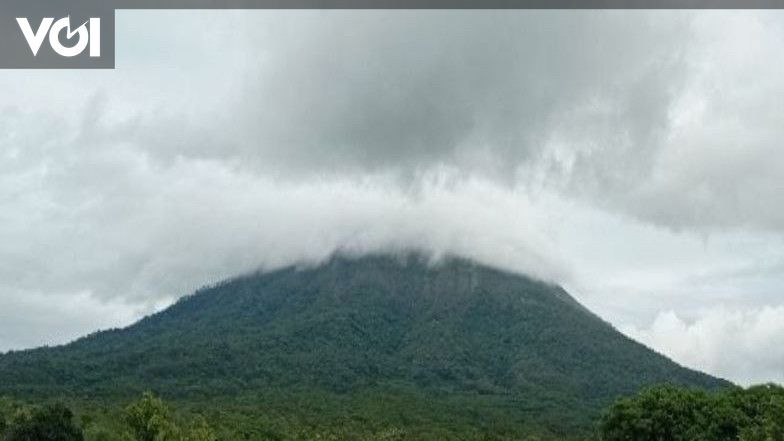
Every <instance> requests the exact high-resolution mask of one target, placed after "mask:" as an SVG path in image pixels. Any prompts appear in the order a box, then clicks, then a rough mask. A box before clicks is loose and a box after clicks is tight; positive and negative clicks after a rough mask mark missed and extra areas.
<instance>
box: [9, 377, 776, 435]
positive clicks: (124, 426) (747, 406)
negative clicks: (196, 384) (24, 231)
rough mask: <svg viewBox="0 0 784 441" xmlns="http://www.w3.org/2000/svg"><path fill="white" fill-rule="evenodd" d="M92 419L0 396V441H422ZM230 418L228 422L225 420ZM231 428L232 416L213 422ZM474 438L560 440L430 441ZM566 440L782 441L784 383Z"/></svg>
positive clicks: (158, 415)
mask: <svg viewBox="0 0 784 441" xmlns="http://www.w3.org/2000/svg"><path fill="white" fill-rule="evenodd" d="M107 415H109V417H108V418H107V417H104V418H103V419H101V420H96V419H95V418H94V417H93V416H91V415H90V414H88V413H84V412H82V413H81V414H80V415H79V416H76V415H75V414H74V412H73V411H72V410H71V409H70V408H69V407H68V406H66V405H64V404H61V403H49V404H44V405H29V404H20V403H17V402H13V401H10V400H0V441H218V440H221V441H224V440H225V441H236V440H241V439H248V440H260V441H261V440H297V441H299V440H303V441H304V440H325V441H326V440H329V441H343V440H347V439H352V440H353V439H358V440H362V441H404V440H409V439H421V438H419V437H415V436H414V437H412V436H410V435H413V434H411V433H408V432H406V430H405V429H401V428H394V427H392V428H386V429H384V430H380V431H378V430H376V431H371V432H367V433H351V434H348V433H345V432H341V429H340V426H341V423H340V422H337V423H334V427H329V426H328V425H327V427H323V428H321V429H320V430H312V428H311V429H309V428H305V427H300V428H291V430H290V431H287V432H286V433H280V432H278V433H273V432H266V433H255V434H253V433H251V432H248V431H247V430H245V429H247V428H243V427H222V428H221V429H223V430H222V431H216V430H214V429H213V427H211V425H210V424H209V423H208V422H207V420H206V419H205V418H204V417H202V416H200V415H198V414H194V413H188V414H180V413H176V412H174V411H173V410H172V408H170V407H169V406H168V405H167V404H166V403H164V402H163V401H162V400H161V399H160V398H158V397H156V396H154V395H153V394H151V393H145V394H144V395H143V396H142V397H141V399H139V400H137V401H135V402H133V403H131V404H130V405H128V406H126V407H124V408H122V410H121V411H120V412H117V413H108V414H107ZM229 421H231V422H229ZM215 423H217V424H218V425H221V426H226V425H232V424H233V425H235V426H236V425H237V424H236V420H233V419H231V418H229V419H227V420H224V421H217V422H215ZM430 438H432V439H439V440H440V439H454V440H477V441H480V440H481V441H501V440H503V441H539V440H554V439H560V438H556V437H551V436H542V435H541V434H539V435H532V434H530V433H529V434H519V435H514V434H495V435H494V434H491V433H487V432H485V433H477V432H473V431H472V432H467V433H462V434H461V433H457V434H456V433H454V432H452V433H450V434H449V435H448V436H444V437H436V438H433V437H428V439H430ZM568 439H569V440H577V439H582V440H585V441H784V388H782V387H781V386H777V385H762V386H754V387H751V388H748V389H742V388H729V389H724V390H721V391H717V392H705V391H703V390H697V389H687V388H682V387H675V386H658V387H654V388H649V389H646V390H643V391H642V392H640V393H639V394H637V395H634V396H631V397H625V398H621V399H619V400H617V401H616V402H615V403H614V404H613V405H612V406H610V407H609V408H608V409H607V410H606V411H605V412H604V414H603V415H602V417H601V419H600V420H599V421H598V422H597V425H596V430H595V433H592V434H590V433H589V434H585V435H584V436H582V437H580V436H579V435H578V436H575V437H570V438H568Z"/></svg>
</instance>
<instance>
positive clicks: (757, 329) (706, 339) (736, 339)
mask: <svg viewBox="0 0 784 441" xmlns="http://www.w3.org/2000/svg"><path fill="white" fill-rule="evenodd" d="M625 331H626V332H627V333H628V334H629V335H630V336H632V337H633V338H637V339H638V340H640V341H642V342H644V343H645V344H647V345H649V346H651V347H653V348H654V349H657V350H659V351H661V352H664V353H666V354H668V355H669V356H671V357H672V358H673V359H674V360H675V361H677V362H679V363H682V364H685V365H687V366H693V367H695V368H698V369H701V370H703V371H707V372H711V373H714V374H715V375H719V376H722V377H725V378H730V379H733V380H735V381H739V382H741V383H742V384H745V385H749V384H758V383H765V382H771V381H776V382H784V373H782V370H781V366H782V365H784V348H782V345H781V344H780V342H781V337H782V335H784V306H764V307H760V308H748V309H742V310H738V309H736V308H726V307H723V306H716V307H712V308H707V309H705V310H704V311H702V313H701V314H700V315H699V316H698V317H697V318H695V319H694V320H691V321H686V320H684V319H682V318H681V317H679V316H678V314H676V313H675V312H673V311H668V312H663V313H661V314H660V315H659V316H658V317H657V318H656V320H654V322H653V323H652V324H651V326H650V327H648V328H642V329H640V328H636V327H629V328H626V329H625Z"/></svg>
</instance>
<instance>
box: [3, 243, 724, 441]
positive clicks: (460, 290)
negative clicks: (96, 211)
mask: <svg viewBox="0 0 784 441" xmlns="http://www.w3.org/2000/svg"><path fill="white" fill-rule="evenodd" d="M657 383H674V384H680V385H687V386H694V387H700V388H708V389H712V388H719V387H723V386H727V385H729V383H727V382H725V381H723V380H719V379H716V378H713V377H711V376H708V375H706V374H702V373H700V372H696V371H693V370H689V369H686V368H683V367H681V366H679V365H677V364H675V363H674V362H672V361H670V360H669V359H667V358H666V357H664V356H662V355H660V354H658V353H656V352H654V351H651V350H650V349H648V348H646V347H645V346H643V345H641V344H639V343H637V342H635V341H633V340H631V339H629V338H627V337H626V336H624V335H623V334H621V333H620V332H618V331H617V330H616V329H614V328H613V327H612V326H611V325H609V324H608V323H606V322H605V321H603V320H601V319H600V318H599V317H597V316H596V315H594V314H593V313H591V312H590V311H588V310H587V309H586V308H585V307H583V306H582V305H580V304H579V303H578V302H577V301H576V300H575V299H573V298H572V297H571V296H570V295H569V294H568V293H567V292H566V291H565V290H563V289H562V288H560V287H558V286H555V285H552V284H548V283H543V282H540V281H537V280H534V279H531V278H528V277H525V276H522V275H517V274H512V273H508V272H504V271H501V270H497V269H494V268H491V267H488V266H484V265H480V264H477V263H475V262H472V261H469V260H466V259H462V258H445V259H442V260H441V261H439V262H435V263H433V262H430V261H429V260H428V259H427V258H425V257H423V256H421V255H418V254H405V255H380V254H379V255H369V256H364V257H348V256H341V255H338V256H335V257H333V258H331V259H330V260H328V261H326V262H325V263H322V264H319V265H318V266H314V267H287V268H284V269H280V270H277V271H273V272H267V273H257V274H251V275H246V276H242V277H238V278H235V279H232V280H228V281H225V282H222V283H220V284H218V285H216V286H212V287H207V288H203V289H201V290H199V291H197V292H195V293H194V294H192V295H190V296H187V297H185V298H183V299H181V300H180V301H178V302H177V303H176V304H174V305H172V306H171V307H169V308H168V309H166V310H164V311H161V312H159V313H157V314H154V315H152V316H149V317H146V318H144V319H142V320H141V321H139V322H138V323H136V324H134V325H132V326H130V327H128V328H125V329H116V330H109V331H103V332H98V333H95V334H92V335H90V336H87V337H85V338H82V339H80V340H77V341H75V342H73V343H70V344H68V345H65V346H60V347H53V348H40V349H34V350H28V351H20V352H11V353H7V354H4V355H2V356H0V395H3V394H7V395H10V396H15V397H52V396H78V397H85V398H90V399H93V398H102V399H118V398H124V397H128V396H132V395H133V394H136V393H139V392H140V391H144V390H154V391H156V392H158V393H161V394H163V395H164V396H166V397H171V398H173V399H182V400H188V401H191V402H207V401H209V400H231V401H235V402H240V401H241V402H248V403H255V402H263V403H265V405H268V406H271V407H274V408H275V409H277V410H276V411H280V412H284V411H285V412H294V413H300V414H302V415H307V414H309V413H318V412H319V410H318V409H317V408H318V407H319V406H326V407H331V406H333V405H335V403H339V404H340V406H341V407H340V408H341V409H348V410H346V411H345V412H348V413H354V412H360V413H361V412H369V410H368V406H367V403H368V402H376V403H383V402H387V403H388V406H391V407H390V408H392V409H394V411H393V412H390V411H388V410H389V409H387V410H386V411H384V413H383V415H384V416H383V418H388V419H391V420H393V421H402V420H410V419H411V418H431V417H432V418H441V417H445V416H444V415H441V416H438V415H436V413H438V409H444V412H443V413H445V414H448V415H455V414H457V413H460V414H461V415H463V416H462V417H460V418H463V419H464V420H465V421H467V422H469V423H472V424H473V423H477V424H478V422H482V424H496V423H497V424H518V423H520V424H522V423H525V424H541V425H543V426H546V427H561V428H570V427H571V428H580V427H583V428H584V427H587V425H588V424H589V422H590V421H591V419H592V418H595V417H596V415H597V414H598V412H599V410H600V409H601V408H602V407H604V406H606V405H607V404H609V403H610V402H611V401H612V400H613V399H614V398H616V397H618V396H619V395H622V394H629V393H633V392H636V391H638V390H639V389H640V388H642V387H644V386H646V385H652V384H657ZM314 397H317V398H314ZM390 397H397V398H396V399H392V398H390ZM295 403H300V404H302V403H304V404H302V405H295ZM330 403H331V404H330ZM363 403H364V404H363ZM395 403H397V404H395ZM411 403H414V404H411ZM423 403H424V404H423ZM276 406H277V407H276ZM287 406H291V407H287ZM395 406H398V407H395ZM418 406H419V407H418ZM420 408H427V409H429V410H430V411H432V412H433V415H431V416H423V415H419V414H418V413H417V412H419V411H418V410H417V409H420ZM322 410H323V409H322ZM450 412H452V413H451V414H450ZM340 415H343V414H340ZM491 417H492V418H491ZM368 418H372V417H368ZM488 421H490V422H489V423H488ZM492 421H496V423H493V422H492Z"/></svg>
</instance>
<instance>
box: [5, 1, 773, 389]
mask: <svg viewBox="0 0 784 441" xmlns="http://www.w3.org/2000/svg"><path fill="white" fill-rule="evenodd" d="M783 48H784V14H782V13H780V12H732V13H728V12H710V11H704V12H688V11H675V12H666V11H658V12H645V11H627V12H598V11H581V12H571V11H503V12H497V11H470V12H469V11H416V12H414V11H365V12H357V11H288V12H287V11H254V12H237V11H234V12H230V11H223V12H219V11H210V12H204V11H202V12H185V11H177V12H164V11H156V12H152V11H150V12H141V11H137V12H129V11H120V12H118V13H117V69H116V70H113V71H2V72H0V351H3V350H8V349H20V348H28V347H33V346H38V345H43V344H57V343H63V342H67V341H69V340H71V339H73V338H75V337H77V336H80V335H82V334H85V333H88V332H91V331H94V330H97V329H103V328H107V327H114V326H122V325H126V324H129V323H131V322H133V321H134V320H136V319H137V318H139V317H140V316H142V315H144V314H147V313H150V312H151V311H155V310H159V309H161V308H163V307H165V306H166V305H168V304H170V303H171V302H172V301H174V300H176V298H178V297H179V296H181V295H184V294H188V293H189V292H191V291H192V290H193V289H195V288H197V287H199V286H201V285H204V284H208V283H212V282H215V281H218V280H221V279H223V278H226V277H231V276H234V275H237V274H241V273H244V272H247V271H252V270H254V269H258V268H275V267H279V266H281V265H286V264H290V263H295V262H301V261H309V262H316V261H319V260H320V259H323V258H325V257H326V256H328V255H329V254H330V253H332V252H333V251H335V250H336V249H348V250H352V251H355V252H364V251H378V250H403V249H407V248H411V247H415V248H418V249H422V250H425V251H429V252H432V253H435V254H436V255H441V254H444V253H457V254H460V255H464V256H467V257H471V258H475V259H478V260H480V261H482V262H485V263H489V264H493V265H498V266H501V267H503V268H507V269H511V270H515V271H518V272H522V273H526V274H531V275H533V276H536V277H539V278H542V279H545V280H549V281H554V282H557V283H560V284H562V285H564V286H565V287H566V288H567V289H569V290H570V291H571V292H572V293H573V294H574V295H575V297H577V298H578V299H579V300H580V301H582V302H583V303H585V304H586V305H587V306H588V307H589V308H591V309H593V310H594V311H596V312H597V313H598V314H600V315H601V316H602V317H604V318H605V319H607V320H608V321H610V322H611V323H613V324H614V325H615V326H616V327H617V328H618V329H620V330H622V331H623V332H625V333H627V334H628V335H630V336H632V337H634V338H637V339H639V340H641V341H642V342H644V343H646V344H648V345H650V346H651V347H653V348H655V349H656V350H658V351H660V352H663V353H665V354H667V355H668V356H670V357H671V358H673V359H675V360H676V361H678V362H680V363H683V364H685V365H687V366H690V367H693V368H698V369H702V370H705V371H707V372H709V373H712V374H715V375H719V376H723V377H725V378H728V379H731V380H733V381H736V382H740V383H743V384H749V383H756V382H764V381H779V382H781V381H784V345H782V344H781V342H782V341H784V299H782V294H783V293H782V286H784V283H783V282H784V203H782V202H783V200H782V195H784V149H782V140H784V105H783V104H782V103H784V56H782V55H783V52H784V49H783ZM553 325H554V326H557V324H553Z"/></svg>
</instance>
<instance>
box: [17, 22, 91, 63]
mask: <svg viewBox="0 0 784 441" xmlns="http://www.w3.org/2000/svg"><path fill="white" fill-rule="evenodd" d="M16 22H17V23H19V28H20V29H21V30H22V34H23V35H24V37H25V40H27V44H28V45H29V46H30V50H31V51H32V52H33V56H38V51H40V50H41V46H42V45H43V43H44V40H46V37H47V35H48V36H49V46H50V47H51V48H52V50H53V51H54V52H55V53H56V54H58V55H60V56H63V57H75V56H77V55H80V54H81V53H82V52H84V51H85V49H88V48H89V54H90V57H93V58H96V57H100V56H101V19H100V18H90V19H89V20H87V21H86V22H84V23H83V24H82V25H81V26H79V27H77V28H76V29H72V28H71V17H64V18H61V19H59V20H57V21H55V20H54V18H52V17H45V18H44V19H43V20H41V24H40V25H38V30H36V31H33V27H32V25H31V24H30V21H29V20H28V19H26V18H23V17H18V18H17V19H16ZM63 31H65V32H63ZM63 35H64V36H65V41H63V40H62V39H61V37H62V36H63ZM74 37H76V40H75V41H72V40H74Z"/></svg>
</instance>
